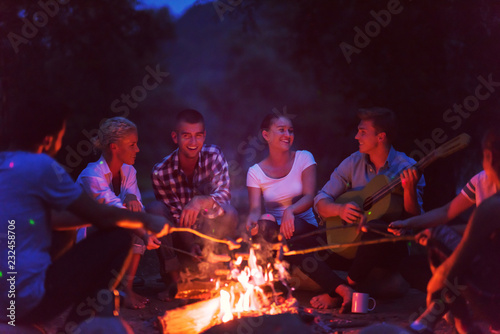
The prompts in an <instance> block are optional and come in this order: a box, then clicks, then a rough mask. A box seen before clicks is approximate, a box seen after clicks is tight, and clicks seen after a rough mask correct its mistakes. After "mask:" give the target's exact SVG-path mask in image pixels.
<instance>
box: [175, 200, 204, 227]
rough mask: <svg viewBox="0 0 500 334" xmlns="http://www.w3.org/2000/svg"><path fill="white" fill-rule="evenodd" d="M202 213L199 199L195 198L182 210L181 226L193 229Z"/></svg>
mask: <svg viewBox="0 0 500 334" xmlns="http://www.w3.org/2000/svg"><path fill="white" fill-rule="evenodd" d="M200 211H201V205H200V203H199V202H198V200H197V198H196V197H194V198H193V199H192V200H191V201H190V202H189V203H188V204H187V205H186V206H185V207H184V210H182V213H181V216H180V218H179V225H180V226H181V227H191V226H193V225H194V223H195V222H196V219H197V218H198V214H199V213H200Z"/></svg>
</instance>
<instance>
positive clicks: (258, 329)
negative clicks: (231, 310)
mask: <svg viewBox="0 0 500 334" xmlns="http://www.w3.org/2000/svg"><path fill="white" fill-rule="evenodd" d="M226 333H286V334H295V333H296V334H304V333H313V329H312V327H311V326H308V325H306V324H305V323H304V322H303V321H302V320H301V318H300V317H299V316H298V315H296V314H290V313H285V314H278V315H263V316H259V317H245V318H241V319H235V320H232V321H229V322H226V323H223V324H220V325H216V326H214V327H212V328H210V329H208V330H206V331H205V332H203V334H226Z"/></svg>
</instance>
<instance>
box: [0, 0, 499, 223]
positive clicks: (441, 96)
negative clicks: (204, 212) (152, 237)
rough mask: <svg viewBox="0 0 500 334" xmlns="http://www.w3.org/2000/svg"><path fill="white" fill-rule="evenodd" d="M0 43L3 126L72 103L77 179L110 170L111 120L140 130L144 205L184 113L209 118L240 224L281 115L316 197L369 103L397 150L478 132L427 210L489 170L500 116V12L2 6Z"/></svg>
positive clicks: (366, 5) (11, 0)
mask: <svg viewBox="0 0 500 334" xmlns="http://www.w3.org/2000/svg"><path fill="white" fill-rule="evenodd" d="M167 2H168V1H167ZM0 32H1V34H0V38H1V42H0V99H1V110H0V111H1V113H2V115H4V114H5V113H6V112H7V110H8V109H9V108H10V107H11V106H13V105H15V104H16V103H17V102H18V101H22V100H23V99H26V98H28V97H34V96H37V95H43V96H44V98H48V99H55V100H58V101H60V102H64V103H65V104H67V105H68V106H70V108H71V110H72V117H71V119H70V122H69V124H68V129H67V134H66V137H65V140H64V143H63V148H62V149H61V151H60V153H59V154H58V156H57V160H58V161H59V162H60V163H61V164H62V165H63V166H64V167H65V168H66V170H67V171H68V172H69V173H70V174H71V175H72V176H73V177H74V178H76V177H77V176H78V174H79V173H80V172H81V170H82V169H83V168H85V166H86V165H87V163H88V162H91V161H95V160H97V159H98V155H95V154H94V153H93V152H92V147H91V145H90V142H89V137H90V136H91V135H93V134H95V133H96V131H97V128H98V126H99V124H100V122H102V121H103V120H104V119H106V118H109V117H113V116H124V117H127V118H129V119H131V120H132V121H134V122H135V123H136V124H137V125H138V128H139V147H140V149H141V152H140V153H139V154H138V156H137V160H136V165H135V167H136V169H137V172H138V174H137V175H138V181H139V187H140V189H141V192H142V194H143V198H144V202H149V201H151V200H153V199H154V195H153V192H152V186H151V178H150V172H151V169H152V167H153V165H154V164H155V163H157V162H159V161H161V160H162V159H163V157H165V156H166V155H168V154H170V153H171V152H172V150H174V149H175V145H174V144H173V142H172V140H171V138H170V133H171V131H172V125H173V119H174V116H175V114H176V113H177V112H178V111H180V110H182V109H184V108H194V109H197V110H199V111H200V112H202V113H203V114H204V116H205V119H206V127H207V139H206V143H209V144H216V145H219V146H220V147H221V148H222V150H223V152H224V154H225V156H226V158H227V160H228V162H229V164H230V176H231V190H232V194H233V200H232V201H233V205H234V206H236V207H237V208H238V209H239V210H240V213H242V214H245V213H246V210H247V196H246V187H245V179H246V172H247V170H248V167H249V166H251V165H252V164H254V163H257V162H258V161H260V159H262V157H264V156H265V154H266V147H265V145H264V144H263V141H262V139H261V137H260V135H259V131H258V129H259V125H260V122H261V120H262V119H263V117H264V116H265V115H266V114H268V113H271V112H275V113H280V114H287V115H288V116H289V117H290V118H291V119H292V121H293V123H294V128H295V132H296V138H295V144H294V146H295V148H296V149H305V150H308V151H310V152H311V153H312V154H313V155H314V157H315V159H316V161H317V163H318V189H321V187H322V186H323V185H324V184H325V182H326V181H327V180H328V178H329V175H330V173H331V172H332V171H333V169H334V168H335V167H336V166H337V165H338V164H339V163H340V162H341V161H342V160H343V159H344V158H346V157H347V156H348V155H349V154H351V153H353V152H354V151H356V150H357V142H356V141H355V140H354V136H355V133H356V127H357V124H358V120H357V119H356V112H357V110H358V109H359V108H362V107H371V106H382V107H388V108H391V109H393V110H394V111H395V112H396V113H397V115H398V121H399V136H398V138H397V140H396V141H395V143H394V146H395V148H396V149H397V150H400V151H404V152H406V153H407V154H408V155H410V156H412V157H413V158H415V159H416V160H419V159H420V158H422V157H423V156H424V155H425V154H427V153H428V152H430V151H431V149H432V148H433V147H437V146H438V145H439V144H440V143H442V142H444V141H445V140H447V139H451V138H452V137H454V136H456V135H458V134H460V133H462V132H466V133H468V134H470V135H471V136H472V142H471V144H470V146H469V147H468V148H466V149H464V150H462V151H461V152H459V153H456V154H454V155H452V156H450V157H448V158H445V159H442V160H439V161H436V162H435V163H433V164H432V165H431V166H429V167H428V168H427V169H426V170H425V178H426V182H427V186H426V188H425V194H424V203H425V204H424V208H425V209H426V210H429V209H432V208H434V207H437V206H440V205H442V204H444V203H446V202H448V201H449V200H450V199H451V198H453V196H454V195H455V194H456V193H457V192H458V191H459V190H460V189H461V187H462V186H463V185H464V184H465V183H466V182H467V181H468V180H469V179H470V178H471V177H472V176H473V175H474V174H475V173H477V172H478V171H480V170H481V168H482V167H481V150H480V142H481V137H482V135H483V133H484V130H485V129H486V128H487V127H488V126H489V125H491V124H492V123H494V122H498V121H499V120H500V98H499V97H500V61H499V51H500V43H499V42H500V2H499V1H493V0H477V1H464V0H455V1H452V0H445V1H429V0H413V1H412V0H402V1H398V0H387V1H386V0H382V1H374V0H364V1H355V0H350V1H347V0H335V1H332V0H220V1H196V2H195V4H194V5H193V6H192V7H191V8H189V9H188V10H187V11H186V12H185V13H184V14H183V15H182V16H180V17H174V16H173V15H171V13H170V12H169V9H168V7H164V8H154V9H147V8H146V9H145V8H144V7H141V6H140V4H139V3H138V2H137V1H133V0H86V1H80V0H41V1H28V0H3V1H1V3H0ZM31 116H32V117H36V118H39V119H40V122H43V115H41V114H39V113H37V111H36V110H32V115H31ZM5 142H6V141H5V138H2V139H1V140H0V143H2V144H5ZM13 182H14V181H13Z"/></svg>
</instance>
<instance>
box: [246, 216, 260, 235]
mask: <svg viewBox="0 0 500 334" xmlns="http://www.w3.org/2000/svg"><path fill="white" fill-rule="evenodd" d="M246 228H247V231H250V234H251V235H252V236H254V235H256V234H257V233H259V223H258V220H257V219H256V218H255V215H252V214H250V215H248V218H247V222H246Z"/></svg>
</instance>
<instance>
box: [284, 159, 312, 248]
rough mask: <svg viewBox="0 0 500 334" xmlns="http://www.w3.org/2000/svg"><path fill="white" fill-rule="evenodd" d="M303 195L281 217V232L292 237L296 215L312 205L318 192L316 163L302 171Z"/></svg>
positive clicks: (287, 236)
mask: <svg viewBox="0 0 500 334" xmlns="http://www.w3.org/2000/svg"><path fill="white" fill-rule="evenodd" d="M301 179H302V197H301V198H300V199H299V200H298V201H297V202H295V203H294V204H292V205H290V206H289V207H288V208H286V209H285V211H284V212H283V217H282V218H281V228H280V230H281V233H283V235H284V236H285V238H287V239H290V238H291V237H292V235H293V232H294V231H295V215H296V214H298V213H301V212H304V211H306V210H308V209H309V208H311V207H312V205H313V203H314V193H315V192H316V165H311V166H309V167H307V168H306V169H304V170H303V171H302V175H301Z"/></svg>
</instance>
